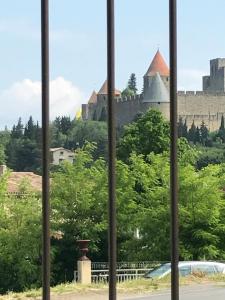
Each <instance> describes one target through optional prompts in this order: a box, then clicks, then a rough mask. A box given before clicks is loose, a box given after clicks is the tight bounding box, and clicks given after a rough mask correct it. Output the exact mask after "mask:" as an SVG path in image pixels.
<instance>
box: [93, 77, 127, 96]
mask: <svg viewBox="0 0 225 300" xmlns="http://www.w3.org/2000/svg"><path fill="white" fill-rule="evenodd" d="M98 95H108V81H107V80H105V82H104V83H103V85H102V87H101V88H100V90H99V92H98ZM120 95H121V92H120V91H119V90H117V89H115V96H120Z"/></svg>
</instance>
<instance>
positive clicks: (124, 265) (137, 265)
mask: <svg viewBox="0 0 225 300" xmlns="http://www.w3.org/2000/svg"><path fill="white" fill-rule="evenodd" d="M162 263H165V262H159V261H139V262H137V261H121V262H117V263H116V269H117V270H118V269H149V268H155V267H157V266H160V265H161V264H162ZM91 269H92V270H100V269H103V270H107V269H109V263H108V262H92V263H91Z"/></svg>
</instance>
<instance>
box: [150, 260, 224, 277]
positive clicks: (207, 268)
mask: <svg viewBox="0 0 225 300" xmlns="http://www.w3.org/2000/svg"><path fill="white" fill-rule="evenodd" d="M178 269H179V275H180V276H188V275H191V274H195V273H204V274H206V275H214V274H218V273H220V274H225V264H223V263H219V262H212V261H207V262H206V261H180V262H179V264H178ZM170 273H171V263H166V264H163V265H161V266H160V267H158V268H155V269H154V270H150V271H149V272H147V273H146V274H145V276H144V277H145V278H158V279H160V278H163V277H165V276H167V275H170Z"/></svg>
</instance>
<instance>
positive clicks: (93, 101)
mask: <svg viewBox="0 0 225 300" xmlns="http://www.w3.org/2000/svg"><path fill="white" fill-rule="evenodd" d="M95 103H97V94H96V92H95V91H93V92H92V94H91V97H90V99H89V100H88V104H95Z"/></svg>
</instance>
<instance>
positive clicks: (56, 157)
mask: <svg viewBox="0 0 225 300" xmlns="http://www.w3.org/2000/svg"><path fill="white" fill-rule="evenodd" d="M51 159H52V161H51V163H52V164H53V165H59V164H60V163H61V162H62V161H65V160H66V161H68V162H70V163H73V159H74V154H73V152H72V151H69V150H66V149H59V150H55V151H53V152H51Z"/></svg>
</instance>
